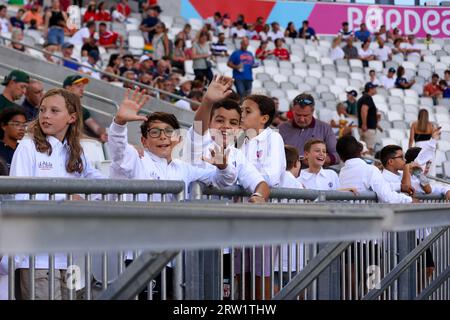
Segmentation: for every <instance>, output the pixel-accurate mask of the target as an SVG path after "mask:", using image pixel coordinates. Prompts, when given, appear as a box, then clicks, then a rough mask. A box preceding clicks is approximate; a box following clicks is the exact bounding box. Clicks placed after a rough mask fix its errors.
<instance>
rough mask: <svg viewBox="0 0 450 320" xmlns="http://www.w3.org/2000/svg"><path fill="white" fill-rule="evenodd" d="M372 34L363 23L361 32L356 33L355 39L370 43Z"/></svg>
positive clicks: (360, 28)
mask: <svg viewBox="0 0 450 320" xmlns="http://www.w3.org/2000/svg"><path fill="white" fill-rule="evenodd" d="M370 37H371V34H370V31H369V30H367V27H366V24H365V23H361V24H360V26H359V30H358V31H356V32H355V38H356V39H358V40H359V41H361V42H366V41H370V40H371V39H370Z"/></svg>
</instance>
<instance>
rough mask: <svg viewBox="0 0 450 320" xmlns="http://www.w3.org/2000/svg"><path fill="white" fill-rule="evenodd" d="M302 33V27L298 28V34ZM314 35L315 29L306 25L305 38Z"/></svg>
mask: <svg viewBox="0 0 450 320" xmlns="http://www.w3.org/2000/svg"><path fill="white" fill-rule="evenodd" d="M302 34H303V28H300V29H298V36H299V37H302ZM315 36H316V31H314V29H313V28H311V27H308V29H306V33H305V39H311V37H315Z"/></svg>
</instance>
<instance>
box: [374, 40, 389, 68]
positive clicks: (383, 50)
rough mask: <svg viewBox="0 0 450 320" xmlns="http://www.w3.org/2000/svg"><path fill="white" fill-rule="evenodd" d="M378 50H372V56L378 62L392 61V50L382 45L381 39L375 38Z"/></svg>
mask: <svg viewBox="0 0 450 320" xmlns="http://www.w3.org/2000/svg"><path fill="white" fill-rule="evenodd" d="M377 42H378V48H375V49H373V51H372V52H373V54H374V56H375V59H376V60H378V61H383V62H386V61H390V60H392V50H391V48H389V47H387V46H385V45H384V42H385V41H384V40H383V39H382V38H381V37H378V38H377Z"/></svg>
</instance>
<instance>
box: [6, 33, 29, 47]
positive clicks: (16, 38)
mask: <svg viewBox="0 0 450 320" xmlns="http://www.w3.org/2000/svg"><path fill="white" fill-rule="evenodd" d="M22 40H23V31H22V29H19V28H13V30H12V33H11V43H10V44H9V45H8V47H9V48H12V49H14V50H17V51H21V52H28V50H27V48H25V46H24V45H23V44H22Z"/></svg>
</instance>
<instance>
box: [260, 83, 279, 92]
mask: <svg viewBox="0 0 450 320" xmlns="http://www.w3.org/2000/svg"><path fill="white" fill-rule="evenodd" d="M263 88H264V89H266V90H269V91H271V90H275V89H278V83H276V82H275V81H272V80H268V81H263Z"/></svg>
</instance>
